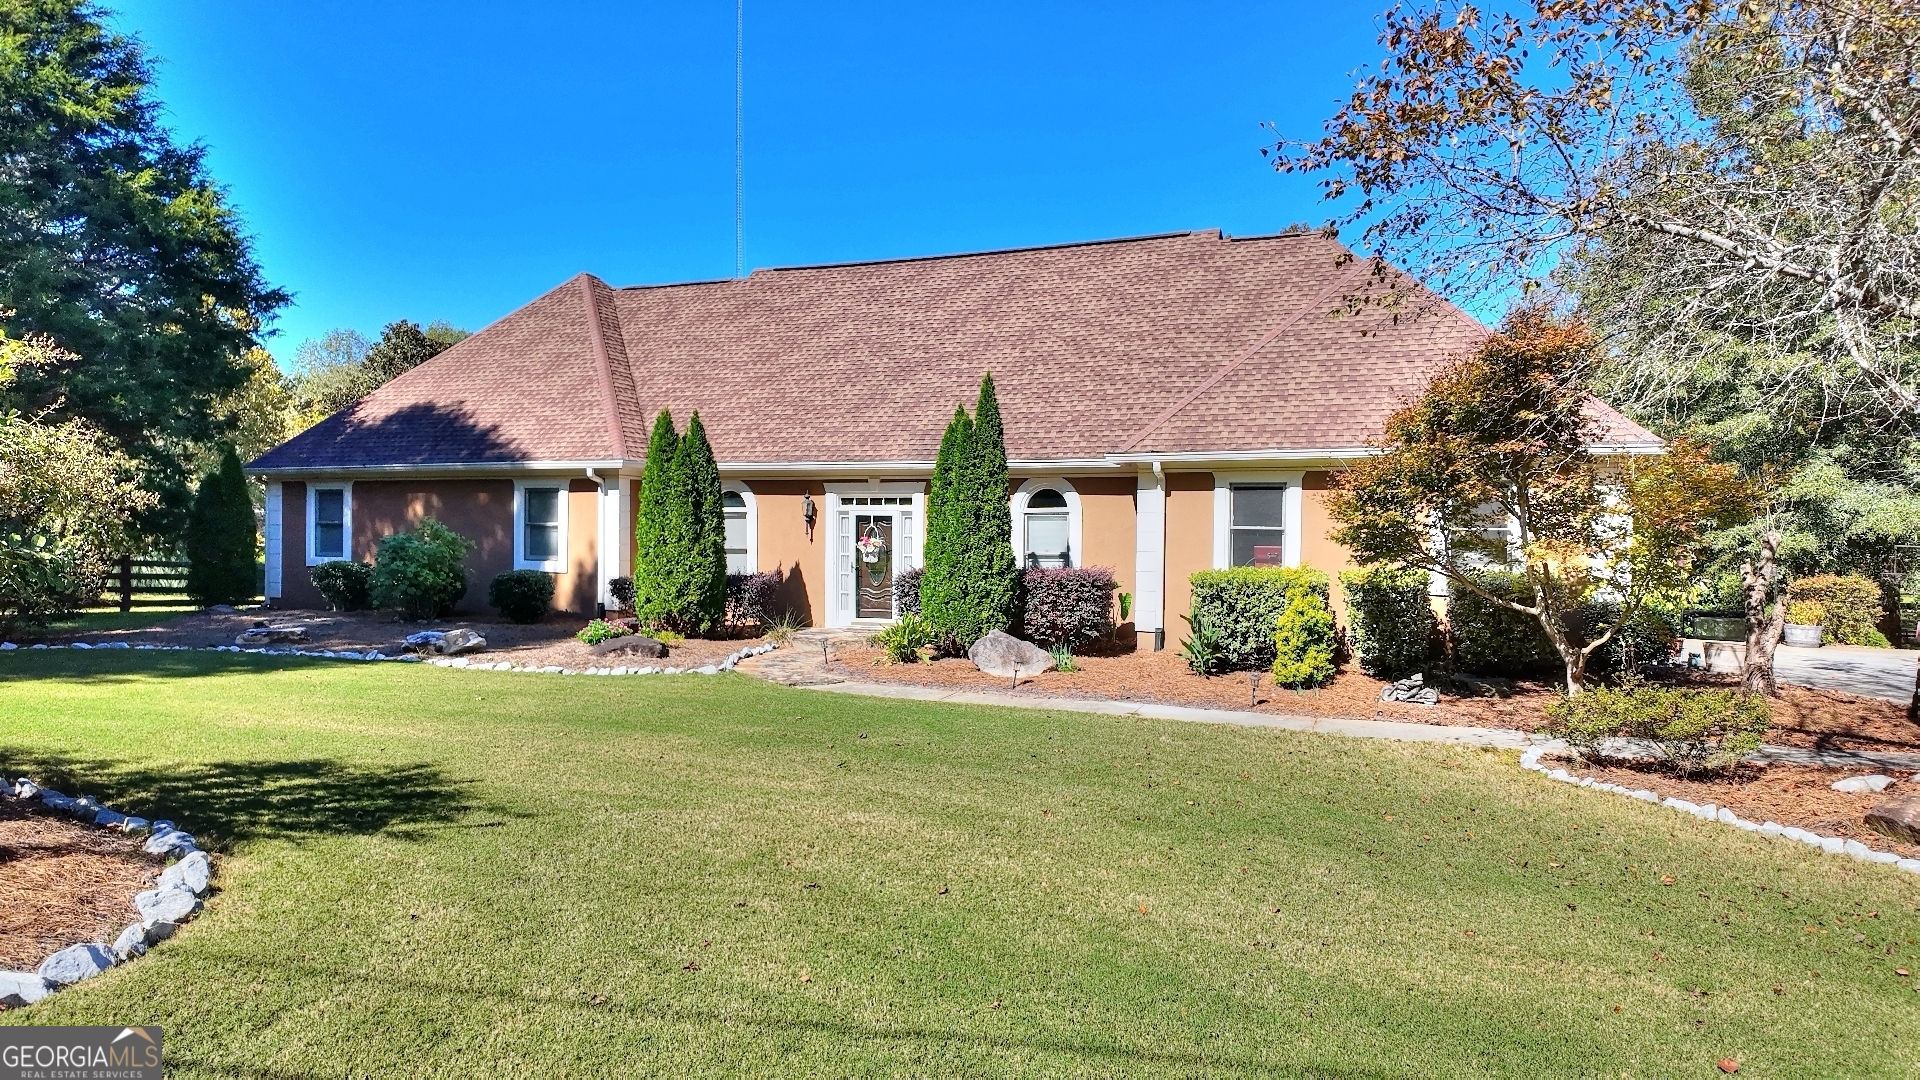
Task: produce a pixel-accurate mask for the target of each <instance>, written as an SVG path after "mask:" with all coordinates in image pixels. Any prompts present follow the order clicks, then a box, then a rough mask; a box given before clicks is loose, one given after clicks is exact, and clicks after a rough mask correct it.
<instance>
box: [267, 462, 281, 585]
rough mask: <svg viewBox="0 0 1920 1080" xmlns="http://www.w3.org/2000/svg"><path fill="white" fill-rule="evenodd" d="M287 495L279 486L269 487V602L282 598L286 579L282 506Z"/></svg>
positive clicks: (270, 485)
mask: <svg viewBox="0 0 1920 1080" xmlns="http://www.w3.org/2000/svg"><path fill="white" fill-rule="evenodd" d="M285 497H286V496H285V493H284V492H283V491H282V490H281V487H280V485H279V484H277V483H274V484H268V485H267V521H266V534H267V587H266V590H265V591H266V596H267V599H269V600H278V599H280V596H281V584H282V581H283V579H284V577H285V574H284V572H283V570H282V565H283V564H284V562H285V560H286V540H285V538H284V537H283V536H282V533H283V532H284V530H285V529H286V511H285V508H284V507H282V506H281V505H280V500H281V499H283V498H285Z"/></svg>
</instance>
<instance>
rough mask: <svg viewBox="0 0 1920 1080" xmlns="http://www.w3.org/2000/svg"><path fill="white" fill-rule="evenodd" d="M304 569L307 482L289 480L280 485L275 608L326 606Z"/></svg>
mask: <svg viewBox="0 0 1920 1080" xmlns="http://www.w3.org/2000/svg"><path fill="white" fill-rule="evenodd" d="M307 571H308V567H307V485H305V484H303V483H301V482H299V481H298V480H290V481H288V482H287V483H284V484H281V485H280V598H279V599H278V600H275V601H274V606H275V607H281V608H318V607H325V606H326V603H325V601H323V600H321V599H320V590H318V589H316V588H314V587H313V578H312V577H311V576H309V574H308V572H307Z"/></svg>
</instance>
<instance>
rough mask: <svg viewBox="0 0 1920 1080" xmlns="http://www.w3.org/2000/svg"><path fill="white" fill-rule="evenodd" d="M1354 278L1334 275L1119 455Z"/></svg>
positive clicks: (1128, 442) (1172, 416) (1168, 409)
mask: <svg viewBox="0 0 1920 1080" xmlns="http://www.w3.org/2000/svg"><path fill="white" fill-rule="evenodd" d="M1354 262H1355V263H1356V264H1358V265H1364V263H1362V262H1361V260H1359V259H1355V260H1354ZM1351 277H1353V270H1352V269H1349V270H1347V271H1346V272H1344V273H1340V274H1336V275H1334V278H1333V280H1332V281H1330V282H1328V283H1327V285H1326V287H1325V288H1323V289H1321V290H1320V291H1319V292H1318V293H1315V294H1314V296H1313V299H1311V300H1308V301H1307V302H1306V303H1305V304H1302V305H1301V306H1300V309H1299V310H1298V311H1295V312H1293V313H1292V314H1291V315H1288V316H1287V317H1286V318H1285V319H1282V320H1281V321H1280V323H1279V324H1278V325H1276V326H1275V327H1274V328H1273V329H1271V330H1268V331H1267V332H1266V333H1264V334H1262V335H1260V337H1259V338H1258V339H1256V340H1255V341H1254V343H1253V344H1252V345H1249V346H1247V347H1246V348H1245V349H1242V350H1241V351H1240V353H1239V355H1237V356H1235V357H1234V358H1233V359H1232V360H1229V361H1227V363H1226V365H1225V366H1223V367H1222V368H1221V369H1220V370H1218V371H1216V372H1214V373H1213V374H1212V375H1210V376H1208V377H1207V378H1206V379H1204V380H1202V381H1201V383H1200V385H1199V386H1196V387H1194V388H1193V390H1192V391H1190V392H1188V393H1187V394H1185V395H1184V396H1182V397H1181V398H1180V400H1179V401H1176V402H1174V403H1173V404H1172V405H1171V406H1169V407H1168V408H1167V410H1166V411H1165V412H1163V413H1161V414H1160V415H1159V416H1157V417H1155V418H1154V420H1153V423H1151V424H1148V425H1147V426H1146V427H1144V428H1141V429H1140V434H1138V435H1135V436H1134V437H1133V438H1131V439H1129V440H1127V442H1126V444H1125V445H1124V446H1122V447H1120V449H1119V450H1118V451H1117V452H1118V453H1122V454H1124V453H1126V452H1127V451H1129V450H1131V449H1133V448H1134V447H1136V446H1139V445H1140V444H1141V443H1142V442H1145V441H1146V438H1147V436H1149V435H1151V434H1153V433H1154V432H1155V431H1156V430H1158V429H1159V427H1160V425H1162V424H1164V423H1166V422H1167V421H1169V420H1171V419H1173V418H1174V417H1176V416H1178V415H1180V413H1181V411H1182V410H1184V409H1185V408H1186V407H1187V406H1189V405H1191V404H1193V403H1194V401H1195V400H1197V399H1198V398H1199V397H1200V395H1201V394H1204V393H1206V392H1207V391H1208V390H1211V389H1213V388H1214V387H1215V386H1218V385H1219V384H1220V380H1222V379H1224V378H1226V377H1227V376H1229V375H1231V374H1233V373H1234V372H1235V371H1238V370H1239V369H1240V367H1241V365H1243V364H1245V363H1246V362H1247V361H1249V360H1251V359H1253V358H1254V357H1255V356H1256V355H1258V354H1259V352H1260V350H1262V349H1264V348H1266V347H1267V346H1268V345H1271V344H1273V343H1274V341H1275V340H1277V339H1278V338H1279V337H1280V335H1282V334H1284V333H1286V332H1287V331H1289V330H1291V329H1293V327H1294V325H1295V324H1297V323H1298V322H1299V321H1300V320H1301V319H1304V318H1306V317H1307V315H1308V314H1309V313H1310V312H1312V311H1313V310H1314V309H1315V308H1317V307H1319V306H1320V302H1321V301H1322V300H1325V299H1326V298H1327V297H1328V296H1330V295H1332V294H1333V291H1334V290H1335V289H1337V288H1339V287H1340V286H1341V285H1343V284H1345V283H1346V281H1347V279H1349V278H1351Z"/></svg>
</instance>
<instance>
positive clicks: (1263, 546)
mask: <svg viewBox="0 0 1920 1080" xmlns="http://www.w3.org/2000/svg"><path fill="white" fill-rule="evenodd" d="M1370 274H1371V270H1370V267H1369V264H1368V263H1367V261H1366V260H1363V259H1355V258H1353V257H1352V256H1351V254H1350V253H1349V252H1347V251H1346V250H1345V249H1344V248H1342V247H1341V246H1340V245H1339V244H1338V243H1337V242H1336V241H1334V240H1332V239H1329V238H1327V237H1325V236H1323V235H1320V234H1318V233H1311V232H1292V233H1286V234H1281V235H1277V236H1261V237H1244V238H1243V237H1227V236H1223V235H1222V234H1220V233H1219V232H1218V231H1206V232H1192V233H1179V234H1171V235H1163V236H1146V237H1138V238H1132V239H1124V240H1112V241H1104V242H1097V243H1082V244H1063V245H1058V246H1051V247H1037V248H1023V249H1018V250H1010V251H992V252H982V253H978V254H968V255H952V256H939V257H931V258H910V259H893V260H885V261H877V262H863V263H847V264H839V265H828V266H803V267H793V268H782V269H771V270H756V271H754V272H753V273H752V274H751V275H749V276H747V277H745V278H739V279H729V280H724V281H703V282H693V283H688V284H681V285H662V286H641V287H628V288H614V287H610V286H608V285H607V284H606V283H605V282H603V281H601V280H600V279H599V278H596V277H593V276H592V275H589V274H581V275H580V276H578V277H575V278H573V279H572V280H570V281H568V282H566V283H564V284H562V285H560V286H559V287H557V288H555V289H553V290H552V291H551V292H548V293H547V294H546V295H544V296H541V297H539V298H538V299H536V300H534V301H532V302H531V303H529V304H527V305H526V306H525V307H523V308H521V309H519V310H518V311H515V312H513V313H512V314H510V315H507V316H506V317H504V318H502V319H501V320H499V321H498V322H496V323H494V324H492V325H491V326H488V327H487V328H486V329H484V330H482V331H481V332H479V333H478V334H475V335H474V336H473V337H471V338H468V339H467V340H465V341H463V342H461V343H460V344H458V345H456V346H454V347H453V348H451V349H448V350H447V351H445V352H443V353H441V354H440V355H439V356H437V357H435V358H434V359H432V360H430V361H428V362H427V363H425V364H422V365H421V366H419V367H418V368H415V369H414V370H412V371H409V372H407V373H406V374H404V375H402V376H400V377H399V378H397V379H395V380H393V381H392V382H391V383H388V384H387V385H386V386H383V387H381V388H380V389H379V390H376V391H374V392H373V393H372V394H370V395H368V396H367V397H366V398H365V399H363V400H362V401H360V402H358V403H357V404H355V405H354V406H352V407H351V408H348V409H346V410H345V411H343V412H341V413H339V414H337V415H334V416H332V417H329V418H328V419H326V420H324V421H322V422H321V423H319V424H317V425H315V426H314V427H312V428H311V429H309V430H307V431H305V432H302V433H301V434H300V435H298V436H296V437H294V438H293V439H290V440H289V441H287V442H286V443H284V444H282V445H281V446H279V447H276V448H275V449H273V450H271V451H269V452H268V453H266V454H265V455H263V456H262V457H260V458H259V459H258V460H256V461H254V462H253V463H252V465H251V471H252V472H253V473H255V474H257V475H259V476H261V477H263V478H264V479H265V480H266V482H267V486H268V494H267V508H266V514H267V517H266V521H267V525H266V547H267V552H266V559H267V571H266V593H267V597H268V600H269V602H270V603H272V604H274V605H276V606H285V607H307V606H315V605H318V604H319V603H320V602H321V601H320V597H319V595H318V593H317V592H316V591H315V589H314V587H313V583H312V581H311V579H310V577H309V574H308V569H309V568H310V567H312V566H314V565H316V564H318V563H320V562H324V561H327V560H330V559H358V560H363V561H368V560H371V559H372V558H373V555H374V551H375V548H376V546H377V545H378V543H379V540H380V538H381V537H382V536H384V535H386V534H388V533H390V532H393V531H395V530H399V529H404V528H407V527H409V526H410V525H411V524H413V523H414V522H416V521H418V520H419V519H420V518H422V517H423V516H426V515H432V516H434V517H436V518H438V519H439V520H440V521H442V522H444V523H445V524H447V525H449V526H451V527H452V528H454V529H455V530H457V531H459V532H460V533H462V534H464V535H465V536H467V537H468V538H469V539H471V540H473V541H475V543H476V544H477V546H476V547H475V549H474V551H473V554H472V555H471V556H470V560H469V567H470V570H471V573H472V580H473V582H474V586H473V587H472V588H471V589H470V590H469V592H468V595H467V598H466V600H465V601H464V606H465V607H467V608H468V609H480V608H482V607H483V606H484V601H485V596H486V583H487V581H488V580H490V579H491V577H492V576H493V575H494V574H497V573H499V572H501V571H504V570H510V569H515V568H520V569H533V570H543V571H546V572H548V573H551V574H553V575H554V576H555V578H556V591H555V603H556V606H558V607H561V608H564V609H566V610H569V611H573V612H577V613H581V614H590V613H593V612H594V611H595V610H596V609H597V608H598V607H599V606H600V605H604V604H607V603H608V602H609V600H610V599H611V597H610V594H609V592H608V582H609V581H611V580H612V579H614V578H618V577H623V576H626V575H627V574H629V573H630V572H631V563H632V536H633V515H634V509H635V502H636V499H635V494H636V492H635V488H636V485H637V483H638V481H639V477H640V473H641V469H642V465H643V460H642V459H643V457H644V454H645V451H646V446H647V436H648V431H649V428H650V425H651V422H652V419H653V417H654V415H655V414H656V413H657V412H659V411H660V410H662V409H668V410H671V412H672V414H673V416H674V418H675V420H676V421H677V422H678V423H679V424H680V425H681V426H682V428H684V426H685V424H686V421H687V419H688V418H689V417H690V416H691V414H692V413H693V412H694V411H695V410H698V411H699V413H700V416H701V420H702V422H703V424H704V425H705V427H706V430H707V433H708V437H709V439H710V440H711V442H712V444H713V448H714V453H715V456H716V457H717V458H718V460H719V464H720V471H721V477H722V480H723V482H724V485H725V491H726V501H727V514H728V522H727V544H728V560H729V565H730V566H731V567H732V568H733V569H735V570H742V571H744V570H776V569H777V570H781V571H783V572H784V573H785V575H786V582H785V586H784V588H785V593H784V597H783V599H784V601H785V603H786V604H787V605H789V606H790V607H791V608H792V609H793V610H794V611H795V612H796V613H797V614H799V615H801V616H802V617H803V618H805V619H806V620H808V621H810V622H811V623H812V624H814V625H816V626H851V625H858V624H862V623H866V622H878V621H883V620H887V619H890V618H892V617H893V614H894V611H893V599H892V589H891V580H892V576H893V575H895V574H898V573H899V572H901V571H903V570H906V569H908V568H910V567H914V566H918V565H920V562H921V557H922V550H921V548H922V540H923V537H924V527H923V526H924V522H925V519H926V499H927V482H928V478H929V477H930V475H931V473H932V469H933V459H934V453H935V451H936V449H937V448H938V446H939V444H940V437H941V433H942V432H943V431H944V429H945V427H946V425H947V422H948V421H949V420H950V419H951V418H952V416H953V411H954V406H955V405H956V404H961V403H965V404H967V405H968V406H971V405H972V402H973V398H974V394H975V391H976V389H977V387H978V384H979V381H980V376H981V374H982V373H983V372H985V371H989V370H990V371H992V373H993V377H994V382H995V385H996V387H997V389H998V393H999V400H1000V405H1001V409H1002V413H1003V415H1004V417H1005V424H1006V438H1007V452H1008V457H1009V459H1010V472H1011V476H1012V480H1011V485H1010V486H1011V490H1010V492H1009V495H1008V497H1009V499H1010V501H1011V505H1012V511H1013V519H1014V532H1013V544H1014V546H1015V549H1016V554H1017V555H1018V556H1019V557H1020V559H1021V560H1022V561H1023V562H1024V563H1026V564H1028V565H1045V566H1058V565H1062V564H1066V565H1074V566H1106V567H1110V568H1112V570H1113V572H1114V574H1115V576H1116V577H1117V578H1118V579H1119V581H1120V588H1121V590H1122V591H1124V592H1126V593H1129V594H1131V596H1132V605H1131V620H1130V621H1131V622H1132V624H1133V630H1134V631H1135V632H1136V633H1138V634H1139V635H1141V642H1142V644H1143V645H1147V646H1148V647H1152V646H1153V645H1155V644H1160V643H1162V642H1164V640H1165V636H1163V635H1167V636H1173V637H1174V640H1176V641H1177V640H1178V634H1179V633H1180V632H1181V630H1182V627H1183V626H1184V624H1183V623H1182V622H1181V616H1182V615H1183V614H1186V613H1187V612H1188V600H1189V589H1188V577H1189V575H1191V574H1192V573H1194V572H1195V571H1198V570H1202V569H1206V568H1209V567H1226V566H1233V565H1241V564H1278V565H1286V566H1298V565H1306V566H1314V567H1318V568H1320V569H1322V570H1325V571H1327V572H1328V573H1330V574H1331V573H1335V572H1337V571H1339V570H1340V569H1342V568H1343V567H1345V566H1347V565H1349V559H1348V556H1347V553H1346V552H1345V551H1344V550H1343V549H1341V548H1340V547H1339V546H1338V545H1336V544H1334V543H1333V542H1332V541H1331V540H1329V539H1328V533H1329V530H1330V522H1329V520H1328V516H1327V512H1326V509H1325V493H1326V491H1327V487H1328V481H1329V479H1330V477H1331V476H1332V475H1333V473H1334V472H1335V471H1336V470H1338V469H1340V468H1341V467H1342V465H1343V463H1344V462H1348V461H1351V460H1352V459H1354V458H1355V457H1357V456H1359V455H1362V454H1364V453H1366V452H1367V449H1366V444H1367V441H1368V440H1369V439H1370V438H1372V437H1374V436H1376V435H1378V434H1379V432H1380V430H1381V426H1382V423H1383V421H1384V420H1385V418H1386V416H1387V414H1388V413H1389V412H1390V411H1391V410H1392V409H1394V408H1395V407H1396V406H1398V405H1400V404H1403V403H1404V402H1406V401H1408V400H1410V399H1411V398H1412V397H1413V396H1414V395H1416V394H1417V393H1418V392H1419V390H1420V389H1421V387H1422V386H1424V385H1425V383H1426V381H1427V380H1428V379H1429V378H1430V377H1431V376H1432V374H1433V373H1434V372H1435V370H1436V369H1437V368H1438V367H1439V366H1440V365H1441V364H1443V363H1445V362H1446V361H1447V360H1448V359H1449V358H1451V357H1454V356H1457V355H1459V354H1461V353H1462V352H1464V351H1466V350H1468V349H1471V348H1472V347H1473V346H1474V345H1475V344H1476V343H1477V342H1478V341H1479V340H1481V338H1482V337H1483V335H1485V334H1486V333H1487V331H1486V328H1485V327H1483V326H1482V325H1480V324H1479V323H1478V322H1476V321H1475V320H1474V319H1472V318H1470V317H1469V316H1467V315H1466V314H1465V313H1463V312H1461V311H1460V310H1458V309H1456V308H1454V307H1452V306H1450V305H1447V304H1445V303H1441V302H1438V301H1437V300H1436V301H1434V302H1432V303H1414V304H1410V305H1403V306H1402V307H1401V308H1400V309H1399V310H1398V311H1393V310H1387V309H1384V308H1382V307H1362V308H1360V309H1359V310H1358V311H1357V312H1356V311H1353V310H1348V309H1347V305H1343V303H1342V300H1343V298H1344V297H1347V296H1349V295H1351V294H1353V293H1354V292H1355V291H1356V290H1360V289H1363V288H1366V287H1367V282H1368V281H1369V275H1370ZM1595 407H1596V408H1597V409H1598V410H1600V412H1601V414H1602V416H1603V419H1604V421H1605V424H1606V427H1607V429H1608V432H1609V434H1608V440H1609V442H1612V443H1615V444H1617V445H1618V446H1619V447H1620V448H1621V449H1623V450H1631V449H1636V448H1647V447H1652V446H1656V445H1657V440H1655V438H1654V436H1652V435H1651V434H1649V433H1648V432H1646V431H1645V430H1644V429H1642V428H1640V427H1639V426H1637V425H1635V424H1633V423H1631V422H1630V421H1628V420H1626V419H1625V418H1623V417H1621V416H1620V415H1619V414H1617V413H1615V412H1613V411H1612V410H1611V409H1607V408H1606V407H1605V406H1602V405H1598V404H1597V403H1596V406H1595ZM863 539H864V540H865V541H866V544H865V545H864V546H865V547H866V548H868V549H874V548H876V547H877V548H879V549H880V550H882V551H884V557H883V558H879V559H878V560H877V561H876V562H872V563H868V562H863V561H862V554H861V548H862V546H863V545H862V543H861V542H862V540H863ZM1168 628H1171V631H1170V632H1169V630H1168Z"/></svg>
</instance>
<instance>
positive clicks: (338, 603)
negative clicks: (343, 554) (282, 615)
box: [307, 559, 373, 611]
mask: <svg viewBox="0 0 1920 1080" xmlns="http://www.w3.org/2000/svg"><path fill="white" fill-rule="evenodd" d="M307 573H308V574H309V575H310V576H311V577H312V578H313V587H314V588H316V589H318V590H320V599H322V600H325V601H326V602H327V606H328V607H330V608H332V609H333V610H335V611H365V610H366V609H367V608H368V607H370V606H371V605H372V595H373V567H372V566H371V565H369V564H367V563H363V562H352V561H349V560H347V559H335V560H333V561H332V562H323V563H321V564H320V565H318V566H316V567H314V568H313V569H312V570H309V571H308V572H307Z"/></svg>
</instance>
